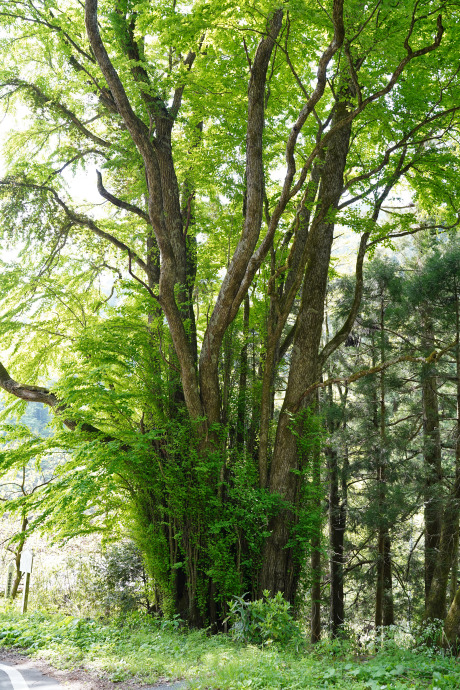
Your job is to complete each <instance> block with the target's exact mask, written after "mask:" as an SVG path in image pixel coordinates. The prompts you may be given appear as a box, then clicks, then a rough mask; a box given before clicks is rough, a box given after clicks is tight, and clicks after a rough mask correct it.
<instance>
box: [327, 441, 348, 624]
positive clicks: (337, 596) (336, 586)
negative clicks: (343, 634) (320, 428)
mask: <svg viewBox="0 0 460 690" xmlns="http://www.w3.org/2000/svg"><path fill="white" fill-rule="evenodd" d="M327 457H328V461H329V462H328V465H329V548H330V570H331V610H330V623H331V633H332V637H337V636H338V635H339V633H340V630H341V629H342V626H343V623H344V620H345V613H344V599H343V563H344V550H343V542H344V534H345V526H346V502H345V498H344V496H342V501H341V502H340V496H339V468H338V454H337V451H336V449H335V448H328V449H327Z"/></svg>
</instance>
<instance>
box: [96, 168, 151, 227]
mask: <svg viewBox="0 0 460 690" xmlns="http://www.w3.org/2000/svg"><path fill="white" fill-rule="evenodd" d="M96 175H97V191H98V192H99V194H100V195H101V196H102V197H103V198H104V199H107V201H110V203H111V204H113V205H114V206H117V207H118V208H122V209H124V210H125V211H130V213H135V214H136V215H137V216H139V217H140V218H142V219H143V220H145V222H146V223H148V225H151V222H150V217H149V214H148V213H146V212H145V211H143V210H142V209H140V208H138V206H134V205H133V204H130V203H128V202H127V201H122V200H121V199H118V198H117V197H116V196H114V195H113V194H110V192H108V191H107V190H106V188H105V187H104V185H103V184H102V174H101V173H100V172H99V170H96Z"/></svg>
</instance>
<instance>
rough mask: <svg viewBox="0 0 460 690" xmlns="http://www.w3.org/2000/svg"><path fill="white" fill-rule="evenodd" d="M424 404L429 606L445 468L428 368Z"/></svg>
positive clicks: (429, 331) (429, 345) (428, 342)
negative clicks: (443, 466) (443, 469)
mask: <svg viewBox="0 0 460 690" xmlns="http://www.w3.org/2000/svg"><path fill="white" fill-rule="evenodd" d="M424 333H425V339H424V340H425V342H424V349H425V351H426V352H427V353H428V354H429V352H432V351H433V347H434V332H433V324H432V321H431V319H430V318H429V316H428V315H427V314H426V313H425V315H424ZM422 403H423V459H424V464H425V509H424V519H425V602H426V601H427V598H428V594H429V591H430V587H431V581H432V579H433V573H434V569H435V565H436V555H437V552H438V548H439V540H440V537H441V521H442V495H441V492H442V467H441V436H440V430H439V408H438V387H437V377H436V370H435V367H434V366H433V365H432V364H431V365H430V364H427V365H426V366H425V367H424V368H423V371H422Z"/></svg>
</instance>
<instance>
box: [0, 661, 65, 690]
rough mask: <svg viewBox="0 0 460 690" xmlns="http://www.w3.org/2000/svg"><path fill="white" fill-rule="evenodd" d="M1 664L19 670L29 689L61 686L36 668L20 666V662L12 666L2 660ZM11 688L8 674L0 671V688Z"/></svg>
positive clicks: (41, 689) (44, 689)
mask: <svg viewBox="0 0 460 690" xmlns="http://www.w3.org/2000/svg"><path fill="white" fill-rule="evenodd" d="M2 664H3V665H4V666H10V667H11V668H15V669H16V671H19V673H20V674H21V676H22V677H23V678H24V680H25V681H26V683H27V685H28V686H29V688H30V690H35V689H37V690H57V688H62V687H63V686H62V685H61V684H60V683H58V681H57V680H54V678H50V677H49V676H45V675H43V673H42V672H41V671H38V670H36V669H32V668H21V664H18V665H14V666H13V665H11V664H5V663H4V662H2ZM12 688H13V685H12V684H11V680H10V679H9V678H8V675H7V674H6V673H5V672H4V671H0V690H12Z"/></svg>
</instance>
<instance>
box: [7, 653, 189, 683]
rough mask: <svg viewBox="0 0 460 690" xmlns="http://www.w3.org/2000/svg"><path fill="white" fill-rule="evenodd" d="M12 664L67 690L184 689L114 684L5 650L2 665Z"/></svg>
mask: <svg viewBox="0 0 460 690" xmlns="http://www.w3.org/2000/svg"><path fill="white" fill-rule="evenodd" d="M2 662H4V663H6V664H11V665H12V666H16V665H17V664H21V665H22V667H23V668H27V667H28V668H35V669H38V670H39V671H41V672H42V673H44V674H45V675H47V676H50V677H51V678H55V679H56V680H57V681H59V683H61V685H62V686H63V688H65V690H150V689H151V688H152V689H153V688H155V690H168V689H169V690H173V688H174V690H176V689H177V690H179V688H180V687H184V685H183V684H182V683H174V682H171V683H168V682H160V683H157V684H156V685H139V684H138V683H136V682H134V681H132V682H130V681H122V682H120V683H112V682H111V681H109V680H106V679H104V678H99V677H98V676H96V675H93V674H91V673H88V672H87V671H83V669H75V670H73V671H69V670H68V669H66V670H63V671H58V670H57V669H55V668H53V667H52V666H50V665H49V664H47V663H46V662H45V661H41V660H40V659H29V658H28V657H26V656H22V655H21V654H18V653H17V652H11V651H8V650H5V649H2V650H1V651H0V663H2Z"/></svg>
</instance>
